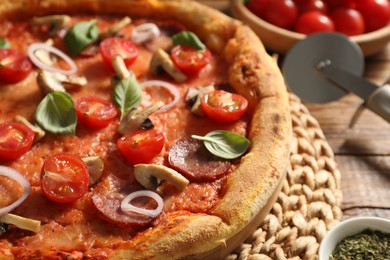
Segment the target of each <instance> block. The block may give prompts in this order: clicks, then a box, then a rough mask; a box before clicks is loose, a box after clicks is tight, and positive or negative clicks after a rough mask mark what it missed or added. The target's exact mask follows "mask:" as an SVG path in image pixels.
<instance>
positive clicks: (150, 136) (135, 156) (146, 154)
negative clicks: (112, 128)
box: [117, 129, 165, 164]
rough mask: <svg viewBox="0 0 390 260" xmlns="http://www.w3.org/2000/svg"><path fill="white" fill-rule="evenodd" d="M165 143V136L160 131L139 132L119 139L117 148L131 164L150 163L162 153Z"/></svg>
mask: <svg viewBox="0 0 390 260" xmlns="http://www.w3.org/2000/svg"><path fill="white" fill-rule="evenodd" d="M164 141H165V138H164V135H163V133H161V132H160V131H157V130H155V129H150V130H139V131H134V132H132V133H129V134H126V135H124V136H122V137H121V138H119V139H118V141H117V146H118V149H119V151H120V152H121V153H122V155H123V156H124V157H125V158H126V160H127V161H129V162H130V163H133V164H137V163H148V162H150V161H151V160H152V159H153V158H154V157H156V156H157V155H158V154H159V153H160V152H161V150H162V149H163V147H164Z"/></svg>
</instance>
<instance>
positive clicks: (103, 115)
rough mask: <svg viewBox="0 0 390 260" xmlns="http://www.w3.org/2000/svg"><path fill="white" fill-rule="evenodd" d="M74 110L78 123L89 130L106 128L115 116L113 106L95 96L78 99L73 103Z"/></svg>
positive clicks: (115, 112)
mask: <svg viewBox="0 0 390 260" xmlns="http://www.w3.org/2000/svg"><path fill="white" fill-rule="evenodd" d="M75 109H76V113H77V119H78V122H80V123H82V124H84V125H86V126H88V127H90V128H103V127H106V126H108V125H109V124H110V123H111V122H112V121H113V120H114V119H115V117H116V115H117V110H116V108H115V106H114V104H112V103H111V102H110V101H108V100H105V99H102V98H99V97H96V96H84V97H80V98H78V99H77V100H76V101H75Z"/></svg>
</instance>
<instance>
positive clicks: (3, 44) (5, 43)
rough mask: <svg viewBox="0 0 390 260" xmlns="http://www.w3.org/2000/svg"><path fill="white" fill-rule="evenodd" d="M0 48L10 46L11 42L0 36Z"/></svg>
mask: <svg viewBox="0 0 390 260" xmlns="http://www.w3.org/2000/svg"><path fill="white" fill-rule="evenodd" d="M0 48H2V49H8V48H11V44H10V43H9V41H7V40H6V39H5V38H3V37H0Z"/></svg>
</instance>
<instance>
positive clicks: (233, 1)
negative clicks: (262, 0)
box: [230, 0, 390, 56]
mask: <svg viewBox="0 0 390 260" xmlns="http://www.w3.org/2000/svg"><path fill="white" fill-rule="evenodd" d="M230 7H231V10H232V13H233V16H234V17H235V18H237V19H239V20H241V21H243V22H244V23H245V24H247V25H248V26H249V27H251V28H252V30H253V31H254V32H255V33H256V34H257V35H258V36H259V37H260V39H261V41H262V42H263V44H264V45H265V47H266V48H267V49H269V50H272V51H275V52H278V53H281V54H285V53H286V52H287V51H288V50H289V49H290V48H291V47H292V46H293V45H294V44H295V43H296V42H298V41H300V40H302V39H304V38H305V37H306V35H304V34H302V33H297V32H293V31H289V30H286V29H283V28H280V27H277V26H275V25H273V24H270V23H268V22H266V21H264V20H263V19H261V18H259V17H257V16H256V15H255V14H253V13H252V12H251V11H249V9H248V8H246V6H245V5H244V4H243V1H242V0H230ZM350 39H351V40H352V41H353V42H356V43H357V44H358V45H359V46H360V48H361V49H362V51H363V54H364V56H369V55H372V54H375V53H377V52H379V51H380V50H382V49H383V48H384V47H385V46H386V45H387V44H388V43H389V41H390V24H389V25H388V26H386V27H384V28H381V29H379V30H376V31H373V32H370V33H366V34H361V35H356V36H352V37H350Z"/></svg>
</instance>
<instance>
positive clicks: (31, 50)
mask: <svg viewBox="0 0 390 260" xmlns="http://www.w3.org/2000/svg"><path fill="white" fill-rule="evenodd" d="M39 49H43V50H45V51H47V52H49V53H53V54H55V55H57V56H59V57H60V58H61V59H63V60H64V61H65V62H66V63H67V64H68V65H69V67H70V69H69V70H63V69H59V68H55V67H52V66H49V65H47V64H45V63H43V62H42V61H40V60H39V59H38V58H37V56H35V54H34V53H35V51H36V50H39ZM27 54H28V57H29V58H30V60H31V61H32V62H33V63H34V64H35V66H37V67H38V68H40V69H42V70H46V71H50V72H57V73H61V74H64V75H71V74H74V73H76V71H77V65H76V63H75V62H74V61H73V60H72V59H71V58H70V57H69V56H68V55H66V54H65V53H63V52H62V51H61V50H59V49H57V48H55V47H53V46H50V45H48V44H45V43H33V44H31V45H30V46H28V49H27Z"/></svg>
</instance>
